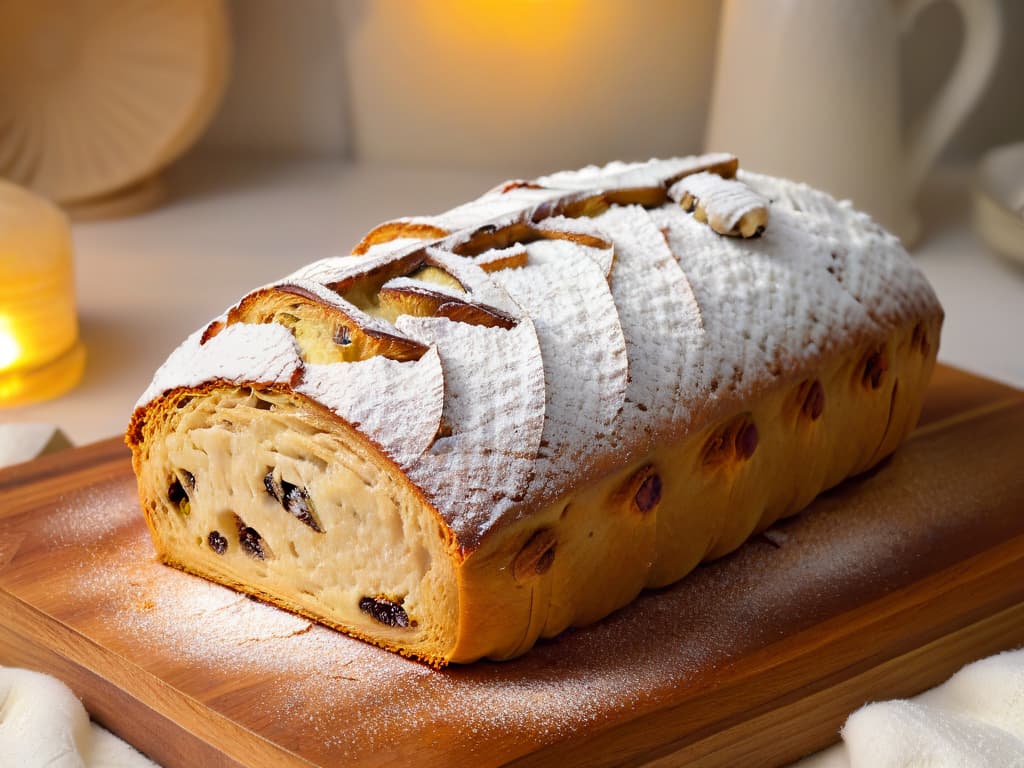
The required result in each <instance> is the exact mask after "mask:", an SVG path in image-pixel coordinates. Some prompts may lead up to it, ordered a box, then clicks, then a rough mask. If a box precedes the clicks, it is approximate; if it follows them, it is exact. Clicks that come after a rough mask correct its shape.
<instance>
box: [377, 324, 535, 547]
mask: <svg viewBox="0 0 1024 768" xmlns="http://www.w3.org/2000/svg"><path fill="white" fill-rule="evenodd" d="M397 322H398V327H399V329H400V330H402V331H403V332H404V333H407V334H408V335H409V336H411V337H412V338H414V339H417V340H418V341H421V342H423V343H424V344H428V345H431V346H436V348H437V351H438V353H439V354H440V356H441V365H442V366H443V368H444V372H445V403H444V414H443V416H442V419H443V424H444V425H445V426H446V427H447V428H448V429H449V430H450V433H451V434H450V435H448V436H446V437H440V438H439V439H438V440H436V441H435V442H434V443H433V444H432V445H431V447H430V449H429V450H428V451H427V452H426V453H424V454H423V455H422V456H421V457H420V458H419V460H418V461H416V463H414V464H413V465H412V466H410V467H409V470H408V472H409V477H410V478H411V479H412V480H413V482H415V483H416V484H417V485H418V486H419V487H420V488H422V489H423V490H424V491H425V492H426V494H427V495H428V497H429V498H430V499H431V501H433V502H434V504H435V505H436V506H437V507H438V508H439V509H443V510H446V511H448V512H449V513H450V514H451V515H452V516H451V518H450V524H451V526H452V530H453V531H455V533H456V534H457V535H458V536H459V539H460V541H461V542H465V543H466V544H469V545H472V544H473V543H476V542H478V541H479V540H480V537H481V536H483V535H484V533H486V532H487V531H488V530H490V529H491V527H492V526H493V525H494V524H495V523H496V522H497V521H499V520H500V519H501V517H502V513H503V512H504V511H505V510H506V509H507V507H506V506H505V505H507V504H508V503H509V502H510V501H511V500H512V499H516V498H519V497H520V496H521V495H522V493H523V491H524V490H525V488H526V484H527V481H528V478H529V476H530V473H531V472H532V469H533V460H534V459H535V458H536V456H537V449H538V446H539V444H540V439H541V430H542V429H543V425H544V368H543V364H542V358H541V352H540V349H539V347H538V344H537V334H536V332H535V331H534V327H533V323H531V322H530V321H529V320H528V319H525V318H523V319H521V320H520V321H519V324H518V325H517V326H516V327H515V328H513V329H512V330H504V329H502V328H486V327H482V326H476V325H466V324H464V323H456V322H452V321H451V320H448V319H446V318H437V317H411V316H409V315H404V316H402V317H399V318H398V321H397Z"/></svg>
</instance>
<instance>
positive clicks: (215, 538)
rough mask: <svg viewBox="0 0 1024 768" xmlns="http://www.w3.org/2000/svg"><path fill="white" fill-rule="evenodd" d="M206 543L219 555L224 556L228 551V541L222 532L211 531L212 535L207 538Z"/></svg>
mask: <svg viewBox="0 0 1024 768" xmlns="http://www.w3.org/2000/svg"><path fill="white" fill-rule="evenodd" d="M206 543H207V544H209V545H210V549H212V550H213V551H214V552H216V553H217V554H218V555H223V554H224V553H225V552H227V550H228V540H227V539H226V538H224V536H223V535H222V534H221V532H220V531H210V535H209V536H207V537H206Z"/></svg>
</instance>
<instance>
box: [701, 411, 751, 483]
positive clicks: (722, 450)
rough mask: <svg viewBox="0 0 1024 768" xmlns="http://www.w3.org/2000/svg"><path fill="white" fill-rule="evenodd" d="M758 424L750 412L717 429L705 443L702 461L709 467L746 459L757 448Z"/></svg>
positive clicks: (713, 467)
mask: <svg viewBox="0 0 1024 768" xmlns="http://www.w3.org/2000/svg"><path fill="white" fill-rule="evenodd" d="M758 440H759V436H758V432H757V425H756V424H754V422H753V421H752V420H751V418H750V415H749V414H741V415H740V416H737V417H736V418H734V419H732V421H730V422H729V423H727V424H725V425H724V426H722V427H720V428H719V429H717V430H715V431H714V432H713V433H712V434H711V436H710V437H709V438H708V440H707V442H706V443H705V444H704V450H703V451H702V452H701V463H702V464H703V465H704V466H705V467H707V468H708V469H715V468H717V467H718V466H720V465H724V464H727V463H731V462H733V461H736V460H746V459H749V458H750V457H751V456H753V455H754V451H756V450H757V444H758Z"/></svg>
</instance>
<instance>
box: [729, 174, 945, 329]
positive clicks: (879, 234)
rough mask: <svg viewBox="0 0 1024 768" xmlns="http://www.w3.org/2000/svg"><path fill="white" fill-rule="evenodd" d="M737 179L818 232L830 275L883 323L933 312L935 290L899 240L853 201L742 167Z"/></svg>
mask: <svg viewBox="0 0 1024 768" xmlns="http://www.w3.org/2000/svg"><path fill="white" fill-rule="evenodd" d="M737 176H738V178H740V179H742V180H743V181H744V183H746V184H748V185H750V186H751V187H752V188H754V189H756V190H758V191H759V192H760V193H761V194H762V195H764V196H766V197H768V198H770V199H772V201H773V204H774V206H775V207H776V208H779V209H783V210H786V211H788V212H789V213H790V214H791V215H792V218H791V220H792V222H793V225H794V227H795V228H798V229H800V230H802V231H804V232H806V233H808V234H810V235H813V236H815V238H816V239H817V240H818V242H819V243H821V245H822V246H823V247H822V248H821V249H820V250H826V249H827V252H828V253H829V263H828V265H827V267H826V270H827V272H828V274H829V276H830V277H831V278H833V279H834V280H835V281H836V282H838V283H839V284H840V286H841V287H842V288H843V290H845V291H846V292H847V293H849V294H850V295H851V296H852V297H853V298H854V299H856V300H857V301H858V302H860V303H861V305H862V306H863V307H864V309H865V311H866V312H867V313H868V315H869V316H870V317H871V318H872V320H874V321H875V322H877V323H878V324H880V325H881V326H883V327H885V328H893V327H895V326H896V325H898V324H899V323H901V322H904V321H905V320H906V318H907V317H912V316H915V315H917V316H923V315H928V314H931V313H934V312H935V310H936V307H938V299H937V298H936V296H935V292H934V291H933V290H932V288H931V286H930V285H929V284H928V281H927V279H926V278H925V277H924V274H923V273H922V272H921V271H920V270H919V269H918V268H917V267H916V265H915V264H914V263H913V262H912V261H911V260H910V259H909V258H908V257H907V255H906V252H905V251H904V250H903V247H902V246H901V245H900V242H899V239H898V238H896V237H895V236H894V235H892V234H890V233H889V232H886V231H885V230H884V229H882V227H880V226H879V225H878V224H877V223H876V222H875V221H874V220H873V219H872V218H871V217H870V216H868V215H867V214H865V213H861V212H860V211H856V210H854V209H853V207H852V206H851V205H850V203H849V202H846V201H844V202H838V203H837V202H836V201H835V200H834V199H833V198H831V197H830V196H829V195H827V194H825V193H824V192H821V191H819V190H816V189H813V188H811V187H808V186H807V185H806V184H799V183H797V182H792V181H787V180H785V179H777V178H773V177H771V176H763V175H761V174H757V173H750V172H749V171H741V172H740V173H739V174H737Z"/></svg>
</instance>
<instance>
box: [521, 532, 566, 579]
mask: <svg viewBox="0 0 1024 768" xmlns="http://www.w3.org/2000/svg"><path fill="white" fill-rule="evenodd" d="M557 544H558V538H557V537H556V536H555V534H554V531H552V530H550V529H549V528H542V529H540V530H539V531H535V532H534V534H533V536H531V537H530V538H529V540H528V541H527V542H526V544H524V545H523V548H522V549H521V550H519V554H518V555H516V558H515V560H514V561H513V562H512V576H513V578H515V580H516V581H518V582H523V581H526V580H528V579H530V578H531V577H533V576H540V575H542V574H545V573H547V572H548V571H549V570H550V569H551V565H552V564H553V563H554V562H555V546H556V545H557Z"/></svg>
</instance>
